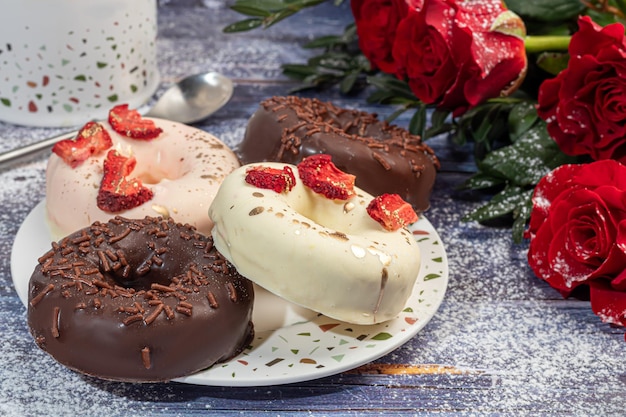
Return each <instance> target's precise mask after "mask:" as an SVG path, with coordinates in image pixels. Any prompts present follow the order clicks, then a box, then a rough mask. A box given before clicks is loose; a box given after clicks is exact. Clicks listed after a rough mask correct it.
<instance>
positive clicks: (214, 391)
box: [0, 0, 626, 416]
mask: <svg viewBox="0 0 626 417" xmlns="http://www.w3.org/2000/svg"><path fill="white" fill-rule="evenodd" d="M225 4H226V5H225ZM228 4H232V2H231V1H222V0H203V1H201V0H184V1H182V0H181V1H174V0H164V1H162V3H161V5H160V7H159V38H158V50H159V56H158V61H159V68H160V70H161V74H162V88H161V89H160V91H162V89H163V88H164V87H165V86H167V85H168V84H169V83H171V82H172V81H174V80H175V79H177V78H179V77H182V76H184V75H186V74H190V73H195V72H200V71H209V70H212V71H218V72H221V73H223V74H224V75H226V76H228V77H230V78H232V79H233V81H234V82H235V85H236V88H235V93H234V96H233V98H232V100H231V101H230V102H229V104H228V105H227V106H226V107H224V108H223V109H222V110H220V111H219V112H218V113H216V114H215V115H214V116H212V117H210V118H209V119H207V120H205V121H204V122H202V123H200V124H198V125H197V126H198V127H199V128H201V129H204V130H207V131H210V132H211V133H213V134H215V135H216V136H218V137H220V138H221V139H222V140H224V141H225V142H226V143H227V144H228V145H231V146H233V145H235V144H237V143H238V141H239V140H240V139H241V138H242V136H243V133H244V130H245V127H246V123H247V120H248V118H249V117H250V116H251V114H252V113H253V112H254V111H255V109H256V107H257V105H258V103H259V101H260V100H262V99H264V98H267V97H270V96H272V95H286V94H288V93H289V90H290V89H291V88H293V87H294V86H295V85H294V83H293V82H292V81H290V80H289V79H287V78H286V77H284V76H283V75H282V72H281V64H284V63H304V61H305V60H306V58H307V57H308V56H310V54H312V53H313V52H311V51H306V50H304V49H302V48H301V47H300V45H302V44H303V43H304V42H306V41H307V40H310V39H311V38H313V37H315V36H319V35H324V34H338V33H340V32H341V31H342V30H343V27H344V26H345V25H346V24H347V23H349V22H350V21H351V15H350V12H349V7H348V4H347V2H344V4H343V5H342V6H340V7H339V8H337V7H335V6H333V5H332V2H329V3H328V4H325V5H323V6H319V7H315V8H313V9H311V10H308V11H306V12H303V13H301V14H299V15H296V16H295V17H293V18H291V19H288V20H287V21H284V22H283V23H280V24H278V25H277V26H275V27H273V28H270V29H268V30H257V31H253V32H246V33H239V34H224V33H222V28H223V27H224V26H225V25H226V24H228V23H232V22H234V21H236V20H239V19H241V15H238V14H236V13H234V12H232V11H231V10H229V9H228V8H227V5H228ZM308 95H309V96H316V97H319V98H321V99H324V100H332V101H333V102H335V103H336V104H337V105H340V106H345V107H351V108H358V109H363V110H368V111H374V112H378V113H379V114H380V115H381V116H382V117H384V116H386V115H388V114H391V112H392V111H393V109H391V108H389V107H385V106H378V107H377V106H371V105H367V104H366V102H365V95H360V96H356V97H346V96H342V95H340V94H339V93H338V92H337V91H336V90H330V91H324V92H317V93H308ZM407 117H408V116H407ZM398 122H399V124H405V125H406V123H408V120H407V119H406V118H401V119H400V120H399V121H398ZM62 130H63V129H45V128H26V127H18V126H13V125H9V124H2V123H0V137H1V138H2V141H0V151H6V150H9V149H11V148H13V147H16V146H18V145H21V144H27V143H31V142H34V141H36V140H38V139H42V138H45V137H47V136H50V135H52V134H55V133H59V132H61V131H62ZM430 144H431V146H432V147H433V148H434V149H435V150H436V152H437V153H438V155H439V157H440V158H441V160H442V169H441V172H440V173H439V176H438V179H437V183H436V186H435V189H434V191H433V195H432V199H431V206H432V207H431V209H430V210H429V211H428V212H427V213H426V216H427V218H428V219H429V221H430V222H431V223H432V224H433V225H434V227H435V228H436V229H437V231H438V233H439V234H440V236H441V239H442V241H443V244H444V246H445V249H446V253H447V257H448V265H449V274H450V275H449V284H448V287H447V292H446V295H445V298H444V301H443V303H442V304H441V306H440V308H439V310H438V312H437V313H436V314H435V316H434V317H433V318H432V320H431V321H430V322H429V323H428V324H427V325H426V326H425V328H423V329H422V330H421V331H420V332H419V333H418V334H417V335H416V336H415V337H413V338H412V339H411V340H409V341H408V342H407V343H406V344H404V345H403V346H401V347H399V348H398V349H396V350H395V351H393V352H391V353H389V354H387V355H385V356H383V357H381V358H379V359H376V360H374V361H373V362H372V363H370V364H367V365H365V366H362V367H359V368H357V369H353V370H349V371H345V372H342V373H339V374H336V375H331V376H328V377H324V378H321V379H316V380H309V381H304V382H298V383H294V384H285V385H273V386H258V387H236V388H233V387H211V386H205V385H194V384H187V383H179V382H170V383H160V384H129V383H114V382H105V381H101V380H98V379H93V378H88V377H84V376H81V375H78V374H76V373H74V372H72V371H69V370H67V369H66V368H64V367H62V366H61V365H59V364H57V363H56V362H55V361H54V360H52V359H51V358H50V357H49V356H48V355H47V354H45V353H44V352H42V351H41V350H39V349H38V348H37V347H36V346H35V343H34V342H33V339H32V337H31V336H30V334H29V332H28V328H27V325H26V313H25V308H24V307H23V305H22V304H21V303H20V301H19V299H18V297H17V295H16V292H15V289H14V287H13V283H12V279H11V269H10V254H11V248H12V244H13V240H14V238H15V235H16V233H17V231H18V228H19V227H20V224H21V223H22V222H23V220H24V219H25V217H26V215H27V214H28V213H29V212H30V211H31V210H32V209H33V208H34V207H35V206H36V205H37V203H38V202H39V201H41V200H42V199H43V198H44V196H45V190H44V187H45V165H46V158H47V152H41V153H39V154H37V155H34V156H32V157H30V158H27V159H23V160H21V161H19V162H17V163H12V164H9V165H6V166H3V167H1V168H0V202H1V203H0V204H1V208H2V210H0V253H1V254H2V255H1V257H0V349H1V352H2V354H1V355H0V415H2V416H5V415H6V416H22V415H23V416H39V415H46V416H56V415H68V416H69V415H71V416H77V415H81V416H130V415H137V416H193V415H231V414H241V415H246V416H248V415H365V414H379V415H385V416H387V415H415V414H430V413H432V414H438V415H448V414H467V415H533V416H534V415H581V416H606V415H624V414H626V412H625V411H624V407H625V404H626V385H625V383H626V365H625V364H626V361H624V354H625V353H626V342H625V341H624V335H623V330H622V329H618V328H614V327H611V326H609V325H607V324H603V323H601V322H600V320H599V319H598V318H597V317H596V316H595V315H594V314H593V313H592V312H591V309H590V306H589V303H588V302H584V301H577V300H563V299H562V298H561V297H560V296H559V294H558V293H557V292H556V291H554V290H552V289H551V288H550V287H548V286H547V285H546V284H545V283H543V282H541V281H540V280H538V279H537V278H535V277H534V275H533V274H532V272H531V271H530V269H529V267H528V265H527V262H526V252H527V244H520V245H516V244H514V243H512V239H511V235H510V231H509V230H508V229H506V228H497V227H487V226H482V225H479V224H476V223H466V222H463V221H462V220H461V218H462V216H463V215H464V214H465V213H467V212H468V211H469V210H471V209H472V208H475V207H477V206H478V205H480V203H481V201H483V200H484V199H485V197H486V196H484V195H481V194H477V193H468V192H460V191H458V189H457V186H458V185H459V184H460V183H461V182H462V181H463V180H464V179H465V178H467V177H468V175H469V174H470V173H471V171H472V169H473V163H472V161H471V158H470V157H469V156H467V153H466V152H464V151H463V150H460V149H455V148H454V147H453V146H452V145H451V144H450V143H449V141H448V140H447V138H445V137H440V138H435V139H433V140H432V141H431V142H430Z"/></svg>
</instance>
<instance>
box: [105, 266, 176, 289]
mask: <svg viewBox="0 0 626 417" xmlns="http://www.w3.org/2000/svg"><path fill="white" fill-rule="evenodd" d="M137 270H138V269H137V268H133V267H131V268H130V271H131V272H130V273H129V274H124V272H123V268H120V269H118V270H117V271H109V272H103V271H101V272H102V275H104V276H105V278H106V279H109V280H110V281H111V282H113V283H114V284H115V285H119V286H120V287H123V288H127V289H131V288H132V289H134V290H136V291H141V290H145V291H148V290H149V289H151V288H152V285H153V284H159V285H165V286H166V287H167V286H169V285H170V284H171V282H172V281H171V279H169V276H168V275H167V274H166V273H163V272H162V271H159V270H155V269H154V268H152V269H150V271H149V272H148V273H145V274H143V275H141V274H140V273H138V272H137Z"/></svg>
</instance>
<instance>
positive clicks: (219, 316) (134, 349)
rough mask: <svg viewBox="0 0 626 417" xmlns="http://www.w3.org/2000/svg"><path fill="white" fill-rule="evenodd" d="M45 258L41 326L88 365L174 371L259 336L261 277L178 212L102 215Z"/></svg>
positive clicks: (151, 375)
mask: <svg viewBox="0 0 626 417" xmlns="http://www.w3.org/2000/svg"><path fill="white" fill-rule="evenodd" d="M38 262H39V263H38V265H37V267H36V268H35V271H34V272H33V275H32V276H31V279H30V283H29V292H28V325H29V327H30V331H31V334H32V335H33V337H34V339H35V341H36V343H37V345H38V346H39V347H40V348H41V349H43V350H44V351H46V352H48V353H49V354H50V355H51V356H52V357H53V358H55V359H56V360H57V361H58V362H60V363H61V364H63V365H65V366H67V367H69V368H71V369H73V370H76V371H78V372H81V373H84V374H87V375H91V376H95V377H99V378H102V379H108V380H115V381H132V382H157V381H168V380H171V379H174V378H179V377H183V376H186V375H189V374H192V373H195V372H197V371H200V370H202V369H205V368H208V367H210V366H212V365H213V364H215V363H217V362H222V361H225V360H228V359H230V358H232V357H234V356H235V355H237V354H239V353H240V352H241V351H242V350H243V349H244V348H245V347H246V346H247V344H248V343H249V342H250V341H251V339H252V336H253V326H252V322H251V318H252V306H253V301H254V289H253V286H252V283H251V282H250V281H248V280H247V279H246V278H244V277H243V276H241V275H240V274H239V273H238V272H237V271H236V269H235V268H234V267H233V266H232V265H231V264H230V263H229V262H228V261H227V260H226V259H225V258H224V257H223V256H222V255H221V254H220V253H219V252H218V251H217V250H216V249H215V247H214V246H213V240H212V238H211V237H207V236H204V235H201V234H199V233H198V232H197V231H196V230H195V229H194V228H193V227H192V226H190V225H187V224H180V223H176V222H175V221H174V220H172V219H171V218H168V219H163V218H160V217H146V218H144V219H137V220H131V219H125V218H122V217H115V218H114V219H111V220H109V221H108V222H107V223H101V222H95V223H93V224H92V225H91V226H89V227H86V228H84V229H81V230H79V231H77V232H75V233H73V234H71V235H69V236H67V237H65V238H64V239H62V240H60V241H59V242H54V243H53V244H52V249H51V250H50V251H48V252H47V253H46V254H44V255H43V256H41V257H40V258H39V260H38Z"/></svg>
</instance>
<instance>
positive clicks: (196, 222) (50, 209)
mask: <svg viewBox="0 0 626 417" xmlns="http://www.w3.org/2000/svg"><path fill="white" fill-rule="evenodd" d="M146 120H148V121H149V122H150V123H154V125H155V126H156V128H157V131H159V130H160V132H158V135H157V136H156V137H154V138H149V139H138V138H133V137H130V136H128V135H130V134H129V133H128V132H125V131H123V130H122V129H120V128H118V130H120V131H122V132H123V133H118V132H117V131H116V130H114V129H113V128H112V126H111V124H110V123H109V122H106V121H103V122H99V123H98V126H99V128H100V129H101V130H102V131H104V133H102V132H100V134H105V135H108V136H109V137H110V146H109V147H108V148H107V149H103V150H101V151H99V152H96V153H94V154H93V155H90V156H89V158H87V159H86V160H84V161H82V162H80V163H78V164H75V165H76V166H72V165H71V164H69V163H68V162H67V161H66V160H65V159H64V158H62V157H61V156H59V155H58V154H57V153H52V154H51V155H50V157H49V159H48V164H47V169H46V203H45V204H46V218H47V223H48V225H49V228H50V232H51V236H52V240H59V239H60V238H61V237H63V236H66V235H67V234H69V233H72V232H74V231H76V230H78V229H80V228H83V227H87V226H88V225H90V224H91V223H93V222H95V221H102V222H105V221H107V220H108V219H109V218H112V217H114V216H115V215H121V216H124V217H128V218H143V217H145V216H156V217H158V216H161V217H168V216H172V217H174V218H175V219H176V220H177V221H179V222H182V223H189V224H191V225H192V226H194V227H196V228H197V230H198V231H199V232H201V233H203V234H209V233H210V230H211V227H212V223H211V221H210V219H209V218H208V216H207V214H206V213H207V210H208V206H209V204H210V202H211V200H212V199H213V196H214V195H215V193H216V192H217V189H218V187H219V184H220V183H221V181H222V179H223V178H224V177H225V176H226V175H227V174H228V173H229V172H231V171H232V170H233V169H235V168H237V167H238V166H239V165H240V164H239V162H238V160H237V157H236V156H235V154H234V153H233V152H232V151H231V150H230V149H229V148H228V147H227V146H226V145H225V144H224V143H222V142H221V141H220V140H219V139H217V138H216V137H215V136H213V135H211V134H209V133H207V132H204V131H202V130H199V129H196V128H193V127H190V126H186V125H183V124H180V123H176V122H172V121H167V120H161V119H148V118H146ZM142 133H143V134H144V135H145V129H144V130H143V131H142ZM68 142H69V145H70V146H73V142H72V138H70V139H68ZM55 146H56V145H55ZM74 148H75V147H72V148H71V149H72V150H74V151H75V149H74ZM53 150H54V148H53ZM111 150H116V151H117V152H118V153H119V154H120V155H124V156H125V157H129V158H130V157H132V158H134V160H135V161H136V165H135V166H134V169H133V170H132V172H131V173H130V175H129V177H132V178H135V179H137V180H139V181H141V183H142V184H143V189H144V190H147V191H146V192H147V193H150V195H151V198H150V199H147V200H146V201H145V202H143V204H140V205H137V206H135V207H121V208H119V209H116V210H114V211H107V210H103V209H102V208H100V207H99V205H98V196H99V191H100V188H101V182H102V180H103V170H104V168H103V166H104V162H105V160H106V159H107V157H108V156H109V153H110V151H111Z"/></svg>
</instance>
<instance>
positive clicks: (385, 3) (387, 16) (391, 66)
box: [350, 0, 409, 74]
mask: <svg viewBox="0 0 626 417" xmlns="http://www.w3.org/2000/svg"><path fill="white" fill-rule="evenodd" d="M407 1H408V0H352V1H351V3H350V6H351V7H352V14H353V15H354V21H355V24H356V30H357V35H358V36H359V49H360V50H361V52H363V55H365V56H366V57H367V59H369V61H370V63H371V64H372V66H373V67H374V68H378V69H380V70H381V71H383V72H386V73H388V74H395V72H396V63H395V62H394V60H393V57H392V56H391V48H392V46H393V42H394V40H395V37H396V28H397V27H398V23H399V22H400V19H402V18H403V17H404V16H405V15H406V14H407V12H408V9H409V6H408V5H407Z"/></svg>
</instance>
